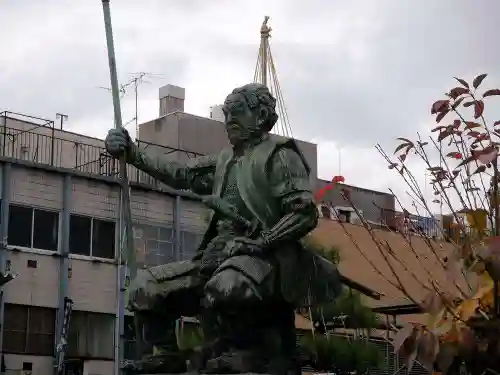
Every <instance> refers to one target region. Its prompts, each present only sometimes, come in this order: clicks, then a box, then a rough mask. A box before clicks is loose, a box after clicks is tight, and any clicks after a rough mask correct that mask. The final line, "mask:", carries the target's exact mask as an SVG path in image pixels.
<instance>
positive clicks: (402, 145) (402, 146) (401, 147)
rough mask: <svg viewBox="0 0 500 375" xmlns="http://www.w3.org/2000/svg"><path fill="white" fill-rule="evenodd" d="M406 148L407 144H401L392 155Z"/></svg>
mask: <svg viewBox="0 0 500 375" xmlns="http://www.w3.org/2000/svg"><path fill="white" fill-rule="evenodd" d="M406 146H408V143H401V144H400V145H399V146H398V147H396V149H395V150H394V153H397V152H398V151H401V150H402V149H403V148H405V147H406Z"/></svg>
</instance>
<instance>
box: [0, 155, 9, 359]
mask: <svg viewBox="0 0 500 375" xmlns="http://www.w3.org/2000/svg"><path fill="white" fill-rule="evenodd" d="M10 171H11V164H10V163H3V165H2V209H1V211H0V215H1V220H2V221H1V223H0V271H1V272H2V273H5V258H6V252H7V235H8V233H9V204H10ZM4 312H5V301H4V287H0V359H1V356H3V326H4V324H3V320H4Z"/></svg>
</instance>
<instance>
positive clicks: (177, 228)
mask: <svg viewBox="0 0 500 375" xmlns="http://www.w3.org/2000/svg"><path fill="white" fill-rule="evenodd" d="M174 233H175V256H176V258H177V259H176V260H181V254H182V245H181V197H180V196H179V195H177V196H176V197H175V210H174Z"/></svg>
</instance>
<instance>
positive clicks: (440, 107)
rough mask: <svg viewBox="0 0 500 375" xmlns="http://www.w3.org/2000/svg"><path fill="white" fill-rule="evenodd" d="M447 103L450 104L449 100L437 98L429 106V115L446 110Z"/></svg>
mask: <svg viewBox="0 0 500 375" xmlns="http://www.w3.org/2000/svg"><path fill="white" fill-rule="evenodd" d="M449 104H450V101H449V100H438V101H436V102H434V104H432V107H431V115H434V114H436V113H440V112H443V111H445V110H447V109H448V106H449Z"/></svg>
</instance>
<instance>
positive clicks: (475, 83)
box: [472, 74, 487, 89]
mask: <svg viewBox="0 0 500 375" xmlns="http://www.w3.org/2000/svg"><path fill="white" fill-rule="evenodd" d="M486 76H487V74H480V75H478V76H477V77H476V78H474V81H473V82H472V86H474V88H475V89H477V88H478V87H479V85H480V84H481V82H483V80H484V79H485V78H486Z"/></svg>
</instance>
